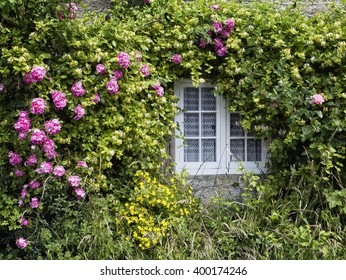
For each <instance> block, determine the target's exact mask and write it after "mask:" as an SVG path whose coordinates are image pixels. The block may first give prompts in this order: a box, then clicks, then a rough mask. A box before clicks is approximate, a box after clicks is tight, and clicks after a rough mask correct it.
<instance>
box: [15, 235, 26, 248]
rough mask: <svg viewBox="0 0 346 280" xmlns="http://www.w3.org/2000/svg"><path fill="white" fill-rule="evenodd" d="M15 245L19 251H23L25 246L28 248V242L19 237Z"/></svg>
mask: <svg viewBox="0 0 346 280" xmlns="http://www.w3.org/2000/svg"><path fill="white" fill-rule="evenodd" d="M16 245H17V247H18V248H19V249H24V248H25V247H26V246H28V241H27V240H26V239H24V238H23V237H20V238H19V239H18V240H17V241H16Z"/></svg>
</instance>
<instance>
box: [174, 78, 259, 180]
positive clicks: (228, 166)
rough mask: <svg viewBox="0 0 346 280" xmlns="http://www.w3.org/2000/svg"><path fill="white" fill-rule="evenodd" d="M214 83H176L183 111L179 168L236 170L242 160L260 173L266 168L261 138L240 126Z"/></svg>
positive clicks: (177, 145)
mask: <svg viewBox="0 0 346 280" xmlns="http://www.w3.org/2000/svg"><path fill="white" fill-rule="evenodd" d="M214 89H215V88H214V87H213V86H212V85H209V84H203V85H201V86H199V87H198V88H196V87H194V86H193V85H192V83H191V81H190V80H182V81H181V82H179V83H176V84H175V93H176V95H177V96H178V98H179V102H178V106H179V107H180V108H181V110H182V111H181V112H180V113H179V114H177V116H176V122H177V124H178V130H177V135H179V134H180V135H181V134H182V136H183V137H178V138H177V139H176V143H175V160H176V163H177V170H182V169H187V171H188V172H189V173H190V174H225V173H229V174H237V173H240V171H239V166H240V163H241V164H242V165H243V166H244V167H245V168H246V169H248V170H250V171H253V172H255V173H259V172H261V171H263V169H264V162H265V150H264V143H263V140H262V139H256V138H255V137H254V134H253V133H251V132H246V131H244V130H243V129H242V127H241V126H240V121H241V116H240V114H239V113H236V112H232V113H229V112H228V111H227V108H226V101H225V100H224V98H223V97H221V96H214Z"/></svg>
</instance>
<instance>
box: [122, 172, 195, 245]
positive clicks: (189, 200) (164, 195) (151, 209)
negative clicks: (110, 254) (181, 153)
mask: <svg viewBox="0 0 346 280" xmlns="http://www.w3.org/2000/svg"><path fill="white" fill-rule="evenodd" d="M160 179H163V178H160ZM160 179H158V178H153V177H151V176H150V175H149V173H148V172H143V171H138V172H136V174H135V176H134V179H133V180H134V182H133V183H134V191H133V193H132V194H131V197H130V199H129V202H128V203H125V205H124V206H125V207H123V208H120V210H119V214H118V216H117V218H116V221H117V223H120V222H121V221H122V220H125V221H126V224H127V225H129V226H130V227H131V228H133V232H132V238H134V239H135V240H136V241H137V242H138V244H139V247H140V248H141V249H143V250H145V249H148V248H151V247H154V246H155V245H157V244H159V242H160V241H161V240H162V238H164V237H166V236H168V235H169V229H170V227H171V226H172V223H174V217H185V216H189V215H191V214H192V212H193V210H191V205H193V203H194V198H193V196H192V191H191V190H189V191H188V193H186V192H183V190H179V183H182V182H181V180H183V178H180V177H179V176H173V177H172V178H171V179H170V180H169V181H168V182H166V183H165V184H164V183H161V182H160V181H159V180H160ZM181 199H183V200H184V202H182V201H181ZM179 201H180V202H179Z"/></svg>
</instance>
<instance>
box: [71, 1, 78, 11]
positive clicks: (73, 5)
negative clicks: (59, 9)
mask: <svg viewBox="0 0 346 280" xmlns="http://www.w3.org/2000/svg"><path fill="white" fill-rule="evenodd" d="M69 6H70V7H69V10H70V11H71V12H72V13H76V12H77V11H78V10H79V7H78V5H77V4H76V2H71V3H70V5H69Z"/></svg>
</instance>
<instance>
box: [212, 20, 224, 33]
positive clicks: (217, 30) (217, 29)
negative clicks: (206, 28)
mask: <svg viewBox="0 0 346 280" xmlns="http://www.w3.org/2000/svg"><path fill="white" fill-rule="evenodd" d="M213 28H214V31H215V33H216V34H219V33H221V31H222V23H221V22H219V21H215V22H213Z"/></svg>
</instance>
